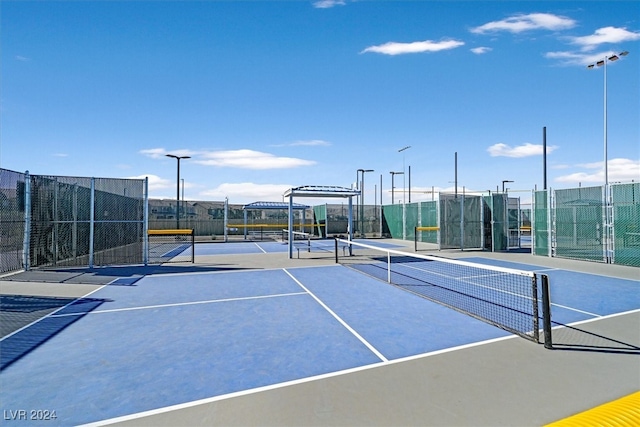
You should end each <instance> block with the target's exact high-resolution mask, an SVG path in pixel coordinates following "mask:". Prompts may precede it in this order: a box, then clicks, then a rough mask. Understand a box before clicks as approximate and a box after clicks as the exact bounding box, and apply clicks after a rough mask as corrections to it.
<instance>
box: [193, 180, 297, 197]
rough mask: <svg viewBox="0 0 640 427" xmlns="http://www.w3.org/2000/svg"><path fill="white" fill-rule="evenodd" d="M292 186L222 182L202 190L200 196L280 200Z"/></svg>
mask: <svg viewBox="0 0 640 427" xmlns="http://www.w3.org/2000/svg"><path fill="white" fill-rule="evenodd" d="M291 187H293V186H292V185H289V184H255V183H253V182H242V183H235V184H231V183H224V184H220V185H219V186H217V187H216V188H213V189H211V190H207V191H203V192H201V193H200V195H201V196H205V197H211V198H213V199H214V200H222V199H224V198H225V197H227V196H229V195H232V196H233V197H234V199H242V200H252V201H282V195H283V194H284V192H285V191H286V190H288V189H290V188H291Z"/></svg>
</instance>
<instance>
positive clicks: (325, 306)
mask: <svg viewBox="0 0 640 427" xmlns="http://www.w3.org/2000/svg"><path fill="white" fill-rule="evenodd" d="M282 270H283V271H284V272H285V273H287V274H288V275H289V277H291V278H292V279H293V281H294V282H296V283H297V284H298V285H299V286H300V287H301V288H302V289H304V290H305V291H306V292H307V293H308V294H309V295H311V297H312V298H313V299H315V300H316V302H317V303H318V304H320V305H321V306H322V307H323V308H324V309H325V310H327V311H328V312H329V314H331V315H332V316H333V317H334V318H335V319H336V320H337V321H338V322H340V324H342V326H344V327H345V328H347V330H348V331H349V332H351V333H352V334H353V335H354V336H355V337H356V338H357V339H358V340H360V342H361V343H362V344H364V345H365V346H367V348H368V349H369V350H371V351H372V352H373V353H374V354H375V355H376V356H378V358H380V360H382V361H383V362H388V361H389V360H388V359H387V358H386V357H384V356H383V355H382V353H380V352H379V351H378V350H377V349H376V348H375V347H374V346H372V345H371V344H370V343H369V342H368V341H367V340H365V339H364V338H363V337H362V336H361V335H360V334H359V333H357V332H356V331H355V330H354V329H353V328H352V327H351V326H349V325H348V324H347V322H345V321H344V320H342V319H341V318H340V316H338V315H337V314H336V313H335V312H334V311H333V310H331V309H330V308H329V307H328V306H327V305H326V304H325V303H323V302H322V301H321V300H320V299H319V298H318V297H317V296H315V295H314V294H313V292H311V291H310V290H309V289H307V288H306V287H305V286H304V285H303V284H302V283H300V281H299V280H298V279H296V278H295V277H293V275H292V274H291V273H289V272H288V271H287V269H286V268H283V269H282Z"/></svg>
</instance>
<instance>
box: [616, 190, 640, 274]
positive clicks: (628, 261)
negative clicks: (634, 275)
mask: <svg viewBox="0 0 640 427" xmlns="http://www.w3.org/2000/svg"><path fill="white" fill-rule="evenodd" d="M611 201H612V205H613V245H614V248H613V252H614V261H615V263H616V264H624V265H631V266H635V267H640V183H637V182H636V183H630V184H615V185H612V186H611Z"/></svg>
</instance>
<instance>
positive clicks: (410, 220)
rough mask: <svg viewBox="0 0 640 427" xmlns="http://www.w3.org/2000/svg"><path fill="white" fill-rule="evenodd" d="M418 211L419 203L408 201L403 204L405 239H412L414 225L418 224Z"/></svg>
mask: <svg viewBox="0 0 640 427" xmlns="http://www.w3.org/2000/svg"><path fill="white" fill-rule="evenodd" d="M419 211H420V204H419V203H408V204H406V205H405V212H406V213H405V216H406V217H405V236H406V240H413V239H414V238H415V234H416V227H417V226H418V225H420V224H419V221H418V215H419Z"/></svg>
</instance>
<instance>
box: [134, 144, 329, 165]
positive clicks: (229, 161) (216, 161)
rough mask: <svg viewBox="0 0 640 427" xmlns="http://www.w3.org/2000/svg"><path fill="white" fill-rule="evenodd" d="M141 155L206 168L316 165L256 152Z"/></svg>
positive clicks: (158, 151)
mask: <svg viewBox="0 0 640 427" xmlns="http://www.w3.org/2000/svg"><path fill="white" fill-rule="evenodd" d="M300 145H322V144H321V141H307V142H306V143H302V144H300ZM140 153H141V154H144V155H145V156H148V157H151V158H152V159H162V158H165V155H167V154H173V155H176V156H190V157H191V159H190V160H189V161H190V162H192V163H197V164H200V165H205V166H217V167H234V168H240V169H255V170H265V169H288V168H296V167H299V166H310V165H314V164H316V162H315V161H312V160H304V159H298V158H294V157H279V156H276V155H273V154H270V153H263V152H260V151H254V150H247V149H242V150H223V151H192V150H185V149H183V150H174V151H167V150H166V149H164V148H150V149H146V150H140Z"/></svg>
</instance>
